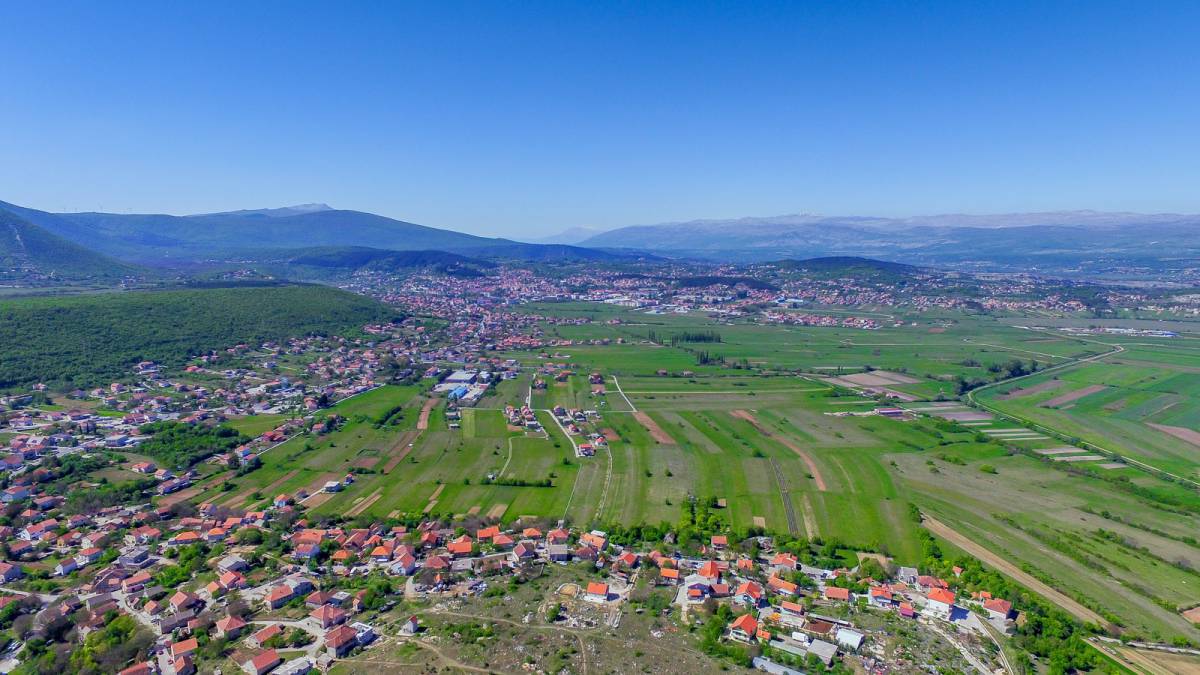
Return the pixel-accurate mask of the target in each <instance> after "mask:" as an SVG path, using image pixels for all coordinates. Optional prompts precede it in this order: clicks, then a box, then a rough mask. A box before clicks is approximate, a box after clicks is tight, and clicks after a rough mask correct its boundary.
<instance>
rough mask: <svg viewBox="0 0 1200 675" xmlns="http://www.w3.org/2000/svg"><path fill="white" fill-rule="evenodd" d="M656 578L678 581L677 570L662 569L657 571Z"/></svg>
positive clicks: (670, 568) (671, 568)
mask: <svg viewBox="0 0 1200 675" xmlns="http://www.w3.org/2000/svg"><path fill="white" fill-rule="evenodd" d="M658 576H660V577H663V578H664V579H678V578H679V570H677V569H675V568H673V567H664V568H662V569H661V570H659V571H658Z"/></svg>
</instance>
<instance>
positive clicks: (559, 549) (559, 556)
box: [546, 544, 571, 562]
mask: <svg viewBox="0 0 1200 675" xmlns="http://www.w3.org/2000/svg"><path fill="white" fill-rule="evenodd" d="M546 552H547V554H548V555H549V556H550V560H551V562H570V561H571V548H570V547H569V546H567V545H566V544H550V545H549V546H547V547H546Z"/></svg>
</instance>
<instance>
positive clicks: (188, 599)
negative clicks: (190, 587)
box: [171, 591, 203, 612]
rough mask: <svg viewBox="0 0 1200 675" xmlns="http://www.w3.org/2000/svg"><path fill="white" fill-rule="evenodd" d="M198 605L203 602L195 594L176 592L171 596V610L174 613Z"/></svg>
mask: <svg viewBox="0 0 1200 675" xmlns="http://www.w3.org/2000/svg"><path fill="white" fill-rule="evenodd" d="M198 604H203V601H202V600H200V596H198V595H196V594H195V593H189V592H187V591H176V592H175V595H172V596H171V608H172V609H174V610H175V611H176V612H181V611H183V610H185V609H189V608H191V607H193V606H194V605H198Z"/></svg>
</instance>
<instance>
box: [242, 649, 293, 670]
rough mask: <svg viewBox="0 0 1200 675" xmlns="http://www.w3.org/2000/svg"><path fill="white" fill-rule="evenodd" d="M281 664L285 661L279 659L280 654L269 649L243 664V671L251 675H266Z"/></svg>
mask: <svg viewBox="0 0 1200 675" xmlns="http://www.w3.org/2000/svg"><path fill="white" fill-rule="evenodd" d="M280 663H283V659H281V658H279V654H277V653H276V652H275V650H274V649H268V650H267V651H265V652H263V653H261V654H259V655H257V656H254V657H251V658H249V659H247V660H246V661H244V662H243V663H242V670H244V671H246V672H247V673H249V674H250V675H265V674H266V673H269V672H271V671H272V670H274V669H275V667H276V666H278V665H279V664H280Z"/></svg>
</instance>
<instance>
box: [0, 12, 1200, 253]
mask: <svg viewBox="0 0 1200 675" xmlns="http://www.w3.org/2000/svg"><path fill="white" fill-rule="evenodd" d="M1197 34H1200V3H1195V2H1190V3H1178V4H1175V3H1167V2H1150V3H1146V2H1123V3H1115V2H1114V3H1110V2H1101V1H1094V2H1078V3H1075V2H1061V3H1030V4H1024V3H1017V2H997V3H988V2H945V3H922V2H881V3H865V2H863V3H860V2H822V3H749V2H736V3H698V2H683V3H637V2H634V3H592V2H588V3H578V4H568V3H564V2H554V3H537V2H520V3H471V4H454V3H438V2H431V3H424V4H402V3H390V2H378V3H332V2H331V3H312V4H309V3H302V2H279V3H270V2H251V3H200V2H193V3H137V2H119V3H79V4H75V3H59V2H50V3H40V2H29V3H4V5H3V6H0V35H2V36H3V39H2V40H0V44H3V58H0V87H2V88H0V91H2V92H3V93H0V130H3V131H2V132H0V200H5V201H11V202H15V203H18V204H23V205H28V206H33V207H36V208H42V209H47V210H108V211H118V212H121V211H135V212H167V213H194V212H205V211H217V210H226V209H235V208H258V207H264V206H280V205H286V204H293V203H302V202H313V201H324V202H327V203H329V204H331V205H333V206H335V207H339V208H354V209H361V210H366V211H373V212H376V213H381V214H384V215H388V216H392V217H396V218H401V219H405V220H410V221H413V222H419V223H423V224H428V225H433V226H438V227H449V228H453V229H459V230H463V231H469V232H476V233H482V234H504V235H510V236H537V235H540V234H548V233H552V232H555V231H558V230H561V229H564V228H566V227H571V226H577V225H592V226H600V227H616V226H621V225H630V224H641V223H652V222H661V221H668V220H685V219H692V218H705V217H707V218H723V217H736V216H745V215H776V214H783V213H798V212H813V213H826V214H864V215H897V216H900V215H915V214H927V213H942V212H971V213H994V212H1008V211H1031V210H1050V209H1076V208H1092V209H1101V210H1133V211H1181V212H1198V211H1200V190H1198V189H1197V186H1200V161H1198V160H1197V158H1198V157H1200V125H1198V124H1197V120H1200V56H1198V53H1200V52H1198V50H1197V49H1196V46H1195V39H1196V35H1197Z"/></svg>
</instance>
